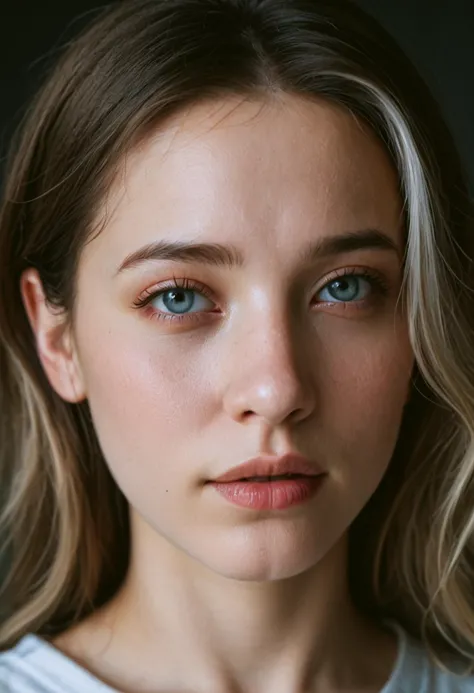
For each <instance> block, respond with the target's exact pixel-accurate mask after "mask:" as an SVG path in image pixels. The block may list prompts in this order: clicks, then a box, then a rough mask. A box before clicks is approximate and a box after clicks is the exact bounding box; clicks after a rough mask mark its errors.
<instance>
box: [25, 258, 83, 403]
mask: <svg viewBox="0 0 474 693" xmlns="http://www.w3.org/2000/svg"><path fill="white" fill-rule="evenodd" d="M20 289H21V295H22V298H23V303H24V306H25V310H26V313H27V315H28V319H29V321H30V325H31V328H32V330H33V333H34V335H35V338H36V350H37V352H38V357H39V359H40V361H41V364H42V366H43V369H44V371H45V373H46V376H47V378H48V380H49V382H50V384H51V387H52V388H53V389H54V390H55V391H56V392H57V394H58V395H59V396H60V397H62V399H64V400H66V401H67V402H80V401H81V400H83V399H85V397H86V393H85V384H84V379H83V375H82V371H81V367H80V364H79V359H78V356H77V352H76V347H75V344H74V340H73V336H72V330H71V328H70V325H69V323H68V320H67V313H66V311H64V310H63V309H61V308H57V307H56V306H53V305H51V304H49V303H48V302H47V301H46V298H45V295H44V290H43V284H42V282H41V279H40V276H39V273H38V271H37V270H36V269H33V268H29V269H27V270H25V271H24V272H23V274H22V276H21V280H20Z"/></svg>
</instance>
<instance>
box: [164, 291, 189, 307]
mask: <svg viewBox="0 0 474 693" xmlns="http://www.w3.org/2000/svg"><path fill="white" fill-rule="evenodd" d="M163 303H164V304H165V306H166V307H167V309H168V310H170V311H174V312H178V313H184V312H185V311H186V310H189V309H190V308H191V307H192V305H193V303H194V298H193V296H192V291H176V290H175V289H172V290H170V291H167V292H166V294H164V296H163Z"/></svg>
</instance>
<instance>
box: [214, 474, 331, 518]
mask: <svg viewBox="0 0 474 693" xmlns="http://www.w3.org/2000/svg"><path fill="white" fill-rule="evenodd" d="M324 476H325V475H324V474H320V475H318V476H305V477H301V478H298V479H279V480H277V481H231V482H227V483H220V482H217V481H213V482H210V485H211V486H213V487H214V488H215V489H216V491H217V492H218V493H220V494H221V495H222V496H224V498H225V499H226V500H228V501H230V502H231V503H233V504H234V505H239V506H240V507H242V508H251V509H252V510H285V509H286V508H289V507H291V506H293V505H300V504H301V503H304V502H305V501H307V500H309V499H310V498H312V497H313V496H314V495H315V493H316V492H317V491H318V489H319V487H320V486H321V483H322V481H323V479H324Z"/></svg>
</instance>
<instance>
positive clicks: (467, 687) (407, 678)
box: [382, 628, 474, 693]
mask: <svg viewBox="0 0 474 693" xmlns="http://www.w3.org/2000/svg"><path fill="white" fill-rule="evenodd" d="M397 630H398V632H399V642H400V651H399V658H398V663H397V666H396V668H395V670H394V672H393V676H392V678H391V680H390V682H389V683H388V685H387V686H386V688H385V689H383V691H382V693H398V692H399V691H401V690H402V691H403V692H404V693H474V675H463V671H465V670H466V668H467V664H468V663H467V661H460V660H452V661H451V662H450V663H449V671H445V670H443V669H440V668H439V667H438V666H437V665H436V664H435V663H434V662H433V661H432V659H431V657H430V656H429V654H428V652H427V650H425V648H424V647H423V646H422V645H421V643H418V642H417V641H415V640H414V639H412V638H411V637H410V636H408V635H407V634H406V633H404V632H403V631H401V629H399V628H397Z"/></svg>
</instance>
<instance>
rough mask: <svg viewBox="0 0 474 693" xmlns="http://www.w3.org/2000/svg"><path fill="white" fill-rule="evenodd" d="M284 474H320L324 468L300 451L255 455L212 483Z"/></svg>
mask: <svg viewBox="0 0 474 693" xmlns="http://www.w3.org/2000/svg"><path fill="white" fill-rule="evenodd" d="M282 474H300V475H303V476H312V477H314V476H319V475H321V474H324V470H323V469H321V468H320V467H318V466H317V465H316V464H315V463H314V462H312V461H310V460H309V459H308V458H307V457H304V456H303V455H300V454H298V453H287V454H286V455H282V456H281V457H275V456H268V457H267V456H265V457H254V458H252V459H251V460H247V462H244V463H243V464H240V465H238V466H237V467H233V468H232V469H230V470H229V471H228V472H226V473H225V474H222V475H221V476H219V477H218V478H217V479H213V480H212V482H210V483H223V484H224V483H229V482H232V481H242V480H243V479H251V478H252V477H262V476H280V475H282Z"/></svg>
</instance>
